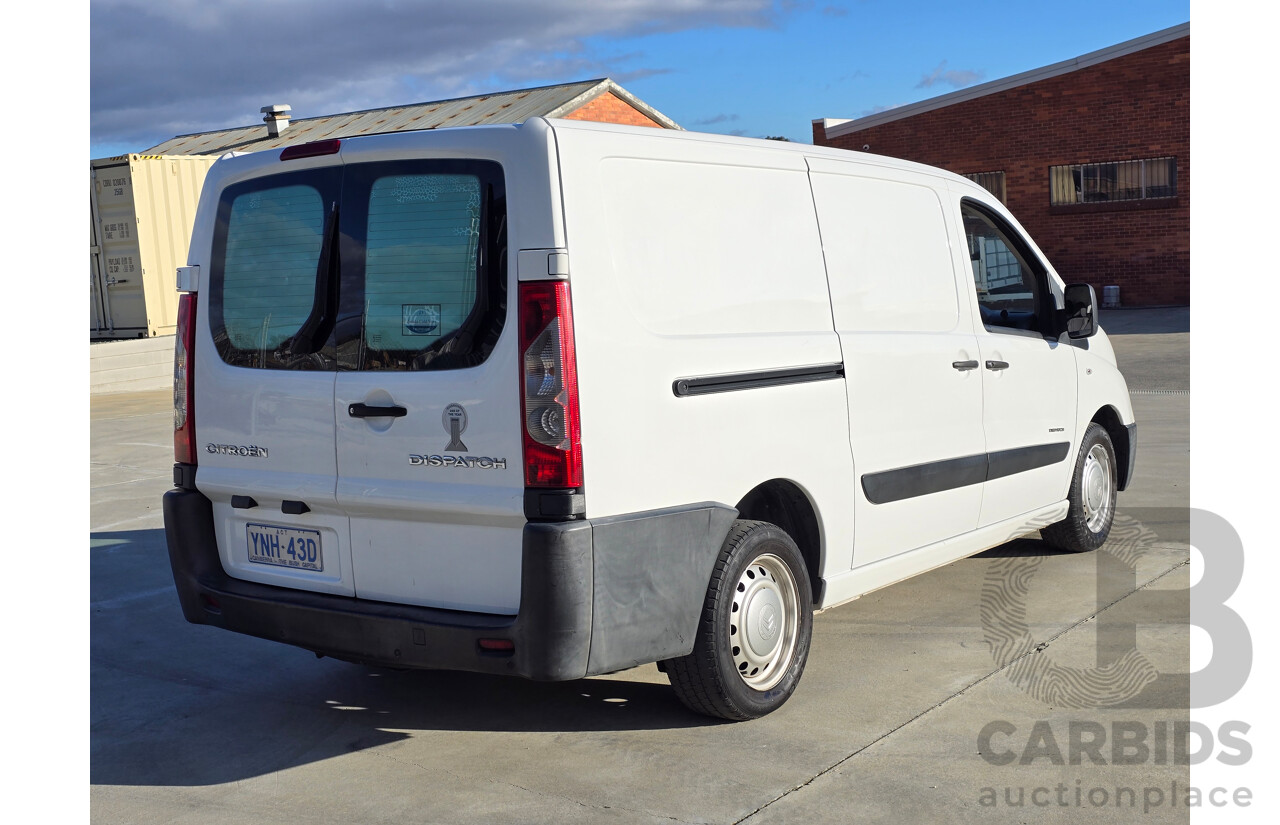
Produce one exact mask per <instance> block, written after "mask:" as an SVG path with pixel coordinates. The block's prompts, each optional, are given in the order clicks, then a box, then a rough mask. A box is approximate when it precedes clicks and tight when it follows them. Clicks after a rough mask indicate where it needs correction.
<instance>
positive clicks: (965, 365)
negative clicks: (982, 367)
mask: <svg viewBox="0 0 1280 825" xmlns="http://www.w3.org/2000/svg"><path fill="white" fill-rule="evenodd" d="M951 366H953V367H955V368H956V369H958V370H960V371H961V372H965V371H966V370H976V369H977V368H978V362H977V361H952V362H951Z"/></svg>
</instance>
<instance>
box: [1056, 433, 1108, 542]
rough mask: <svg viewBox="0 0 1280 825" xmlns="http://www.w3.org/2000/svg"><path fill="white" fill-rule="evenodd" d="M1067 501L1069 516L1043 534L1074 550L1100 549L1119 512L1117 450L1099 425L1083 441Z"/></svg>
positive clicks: (1085, 435) (1086, 434)
mask: <svg viewBox="0 0 1280 825" xmlns="http://www.w3.org/2000/svg"><path fill="white" fill-rule="evenodd" d="M1067 503H1068V504H1069V505H1070V508H1069V509H1068V510H1067V517H1066V518H1065V519H1063V520H1062V521H1060V522H1058V523H1057V524H1052V525H1050V526H1048V527H1046V528H1045V529H1043V530H1041V531H1040V537H1041V538H1043V539H1044V540H1045V541H1047V542H1049V543H1050V544H1052V545H1053V546H1055V547H1059V548H1061V549H1063V550H1069V551H1071V552H1073V553H1081V552H1087V551H1090V550H1097V549H1098V548H1099V547H1101V546H1102V543H1103V542H1105V541H1106V540H1107V535H1108V534H1109V533H1110V532H1111V523H1112V521H1114V520H1115V515H1116V453H1115V449H1114V448H1113V447H1112V446H1111V437H1110V436H1109V435H1107V431H1106V430H1105V429H1104V428H1103V427H1102V426H1101V425H1099V424H1090V425H1089V428H1088V429H1086V430H1085V433H1084V440H1083V441H1081V442H1080V453H1079V454H1078V455H1077V456H1076V468H1075V472H1074V473H1073V474H1072V477H1071V490H1070V491H1069V492H1068V493H1067Z"/></svg>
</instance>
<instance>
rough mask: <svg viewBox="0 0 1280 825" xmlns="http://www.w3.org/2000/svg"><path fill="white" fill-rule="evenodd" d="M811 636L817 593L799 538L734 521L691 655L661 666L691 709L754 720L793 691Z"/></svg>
mask: <svg viewBox="0 0 1280 825" xmlns="http://www.w3.org/2000/svg"><path fill="white" fill-rule="evenodd" d="M812 634H813V597H812V595H811V593H810V591H809V577H808V574H807V572H806V569H805V564H804V558H803V557H802V556H801V555H800V550H799V548H797V547H796V544H795V542H794V541H793V540H792V539H791V537H790V536H789V535H787V534H786V533H785V532H784V531H783V530H782V529H781V528H779V527H777V526H775V525H772V524H769V523H767V522H763V521H735V522H734V524H733V527H732V529H730V530H729V535H728V536H727V537H726V538H725V541H724V544H723V545H722V547H721V549H720V557H719V559H718V560H717V561H716V566H715V570H714V571H713V572H712V575H711V582H710V584H709V585H708V587H707V595H706V599H705V601H704V602H703V609H702V618H701V621H700V623H699V625H698V634H697V637H696V639H695V640H694V645H693V652H692V653H690V654H689V655H688V656H682V657H680V658H678V659H668V660H666V661H665V662H663V667H664V669H665V670H666V672H667V677H668V678H669V679H670V680H671V686H672V687H673V688H675V691H676V695H677V696H678V697H680V701H682V702H683V703H684V704H685V705H686V706H688V707H689V708H690V709H691V710H694V711H697V712H698V713H703V714H706V715H708V716H717V717H720V718H722V719H733V720H744V719H756V718H758V717H761V716H764V715H765V714H767V713H771V712H772V711H774V710H777V709H778V708H779V707H781V706H782V705H783V703H784V702H786V701H787V699H789V698H791V694H792V693H794V692H795V689H796V684H797V683H798V682H799V681H800V675H801V673H803V672H804V665H805V661H806V660H807V659H808V656H809V642H810V639H811V638H812Z"/></svg>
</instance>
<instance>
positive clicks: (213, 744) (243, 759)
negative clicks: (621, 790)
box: [90, 530, 724, 785]
mask: <svg viewBox="0 0 1280 825" xmlns="http://www.w3.org/2000/svg"><path fill="white" fill-rule="evenodd" d="M90 545H91V564H90V570H91V586H90V594H91V620H90V651H91V653H90V718H91V726H90V753H91V761H90V779H91V781H92V783H94V784H108V785H139V784H145V785H207V784H215V783H224V782H232V781H236V780H239V779H245V778H248V777H252V776H260V775H262V774H264V773H270V772H272V771H279V770H285V769H288V768H291V767H296V766H299V765H303V764H308V763H311V762H315V761H319V760H324V759H327V758H330V757H333V756H337V755H340V754H343V753H350V752H353V751H359V750H363V749H367V748H373V747H377V746H380V745H386V744H390V743H394V742H397V741H400V740H404V739H407V738H409V737H411V736H420V735H423V734H426V735H431V734H433V733H440V734H444V733H446V732H450V731H468V732H492V733H526V732H567V731H644V730H671V729H681V728H697V727H717V726H720V725H722V724H724V723H721V722H719V721H718V720H715V719H710V718H707V717H703V716H699V715H697V714H694V713H692V712H690V711H689V710H687V709H686V708H685V707H684V706H683V705H681V704H680V703H679V701H678V700H677V699H676V698H675V695H674V694H673V693H672V691H671V689H670V687H669V686H668V685H667V683H666V679H665V677H663V676H662V675H661V674H660V673H658V672H657V670H656V668H655V667H654V666H652V665H650V666H648V667H646V668H638V669H635V670H633V671H628V672H626V673H623V674H618V675H615V676H606V677H596V678H590V679H582V680H578V681H573V682H559V683H540V682H530V681H527V680H524V679H518V678H512V677H502V676H489V675H484V674H474V673H457V672H446V671H396V670H388V669H381V668H373V667H367V666H361V665H355V664H348V663H345V662H339V661H335V660H332V659H319V658H317V657H316V656H315V655H314V654H312V653H309V652H307V651H303V650H300V649H298V648H293V647H288V646H285V645H281V644H277V643H274V642H269V641H264V640H261V639H255V638H251V637H247V636H241V635H239V634H234V633H228V632H225V631H223V630H219V629H216V628H210V627H202V626H197V625H191V624H188V623H187V622H186V621H185V619H184V618H183V616H182V612H181V609H180V608H179V606H178V599H177V594H176V592H175V591H174V588H173V581H172V577H171V574H170V572H169V566H168V554H167V549H166V546H165V540H164V533H163V531H162V530H138V531H127V532H119V533H95V534H93V535H92V536H91V541H90ZM442 738H444V739H450V737H448V736H442ZM454 739H456V738H454Z"/></svg>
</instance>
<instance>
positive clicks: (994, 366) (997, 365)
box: [987, 361, 1009, 370]
mask: <svg viewBox="0 0 1280 825" xmlns="http://www.w3.org/2000/svg"><path fill="white" fill-rule="evenodd" d="M987 369H989V370H1007V369H1009V362H1008V361H988V362H987Z"/></svg>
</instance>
